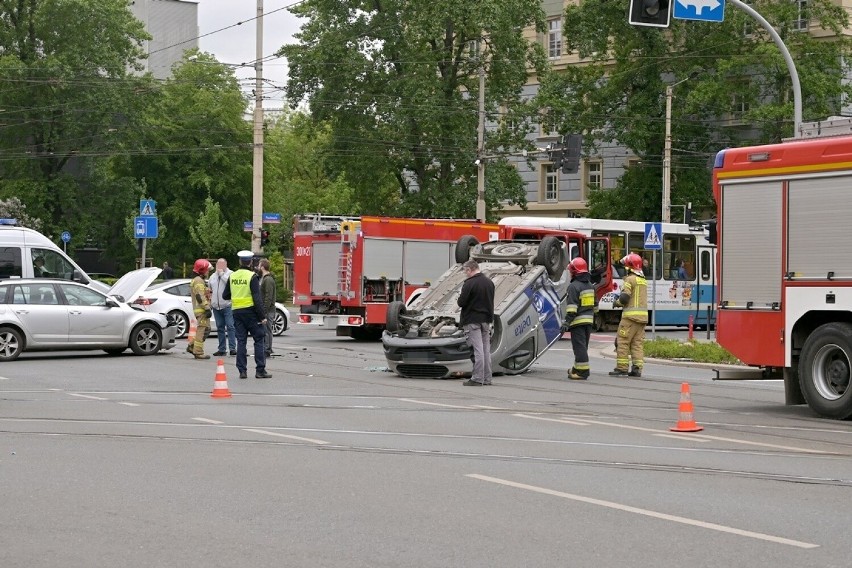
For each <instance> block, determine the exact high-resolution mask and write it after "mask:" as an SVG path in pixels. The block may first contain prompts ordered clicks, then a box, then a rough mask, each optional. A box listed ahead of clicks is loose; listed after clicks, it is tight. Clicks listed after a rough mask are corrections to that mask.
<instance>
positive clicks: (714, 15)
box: [672, 0, 725, 22]
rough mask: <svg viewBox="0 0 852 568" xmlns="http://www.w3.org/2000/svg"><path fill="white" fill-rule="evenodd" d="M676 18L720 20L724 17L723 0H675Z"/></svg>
mask: <svg viewBox="0 0 852 568" xmlns="http://www.w3.org/2000/svg"><path fill="white" fill-rule="evenodd" d="M672 16H673V17H674V18H675V19H676V20H698V21H701V22H721V21H722V20H724V19H725V0H675V3H674V13H673V14H672Z"/></svg>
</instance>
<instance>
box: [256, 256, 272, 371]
mask: <svg viewBox="0 0 852 568" xmlns="http://www.w3.org/2000/svg"><path fill="white" fill-rule="evenodd" d="M257 267H258V268H259V269H260V297H261V299H262V300H263V313H265V314H266V343H265V347H266V349H265V352H266V356H267V357H271V356H272V325H273V324H274V323H275V315H276V314H275V294H276V288H275V276H273V275H272V273H271V272H270V271H269V260H268V259H266V258H264V259H262V260H261V261H260V262H259V263H258V265H257Z"/></svg>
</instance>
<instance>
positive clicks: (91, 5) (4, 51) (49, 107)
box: [0, 0, 150, 234]
mask: <svg viewBox="0 0 852 568" xmlns="http://www.w3.org/2000/svg"><path fill="white" fill-rule="evenodd" d="M94 38H97V40H96V41H95V40H94ZM146 39H150V36H148V34H147V33H146V32H145V30H144V27H143V25H142V23H141V22H139V21H138V20H136V19H135V18H134V17H133V15H132V14H131V12H130V10H129V9H128V6H127V2H126V1H124V0H77V1H70V0H29V1H26V2H25V1H21V0H0V108H2V109H3V111H2V120H0V128H2V136H0V197H4V196H5V197H8V196H13V195H14V196H18V197H20V198H21V199H22V201H23V202H25V203H27V205H28V207H29V209H30V211H31V212H32V214H34V215H36V216H38V217H40V218H42V219H43V221H44V223H45V227H44V229H45V230H46V231H48V232H52V231H58V230H61V229H71V230H74V231H75V234H82V233H84V232H85V227H86V225H85V224H86V223H88V222H89V221H90V220H91V219H92V217H93V214H92V211H97V210H98V208H99V207H100V206H101V205H102V202H101V200H100V199H99V198H100V197H101V196H100V195H97V194H95V195H93V194H92V193H91V192H92V184H91V183H90V180H89V178H88V177H87V176H89V175H90V174H91V173H92V172H93V171H94V170H95V169H96V165H95V162H97V161H98V160H99V159H100V158H101V157H103V156H105V155H108V154H110V153H112V152H114V151H116V149H117V148H118V147H119V146H121V141H122V139H123V137H124V136H125V135H126V134H127V132H132V131H133V130H134V126H135V116H136V111H138V109H139V106H138V102H139V101H140V97H139V96H138V95H139V94H140V92H142V91H144V90H145V89H146V88H147V85H148V84H149V82H148V80H146V79H144V78H137V77H133V76H132V75H130V70H131V69H134V68H138V59H139V58H140V57H142V56H143V52H142V50H141V48H140V45H141V43H142V42H143V41H144V40H146ZM69 211H73V212H74V213H75V214H69ZM79 211H85V212H86V214H85V215H82V216H78V215H76V213H77V212H79ZM98 215H101V216H102V212H99V213H98Z"/></svg>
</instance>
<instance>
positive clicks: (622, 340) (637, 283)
mask: <svg viewBox="0 0 852 568" xmlns="http://www.w3.org/2000/svg"><path fill="white" fill-rule="evenodd" d="M621 264H623V265H624V267H625V268H626V269H627V272H628V274H627V276H626V277H625V278H624V285H623V286H622V288H621V295H620V296H619V297H618V300H617V301H616V305H620V306H622V311H621V323H619V324H618V335H617V336H616V338H615V344H616V352H615V369H613V370H612V371H610V372H609V374H610V375H612V376H613V377H625V376H629V377H641V376H642V367H643V366H644V364H645V362H644V361H643V357H644V353H645V343H644V342H645V326H646V325H647V324H648V284H647V282H646V281H645V274H644V273H643V272H642V257H640V256H639V255H638V254H636V253H635V252H632V253H630V254H628V255H627V256H625V257H624V258H622V259H621ZM631 358H632V359H633V368H632V369H630V371H628V367H629V364H630V359H631Z"/></svg>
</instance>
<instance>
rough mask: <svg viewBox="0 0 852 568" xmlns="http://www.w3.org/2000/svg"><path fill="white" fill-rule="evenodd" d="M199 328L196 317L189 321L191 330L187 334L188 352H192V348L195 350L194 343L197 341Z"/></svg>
mask: <svg viewBox="0 0 852 568" xmlns="http://www.w3.org/2000/svg"><path fill="white" fill-rule="evenodd" d="M197 330H198V327H197V324H196V321H195V320H194V319H193V320H190V321H189V331H188V332H187V334H186V341H187V344H186V352H187V353H192V350H193V345H192V344H193V343H195V332H196V331H197Z"/></svg>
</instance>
